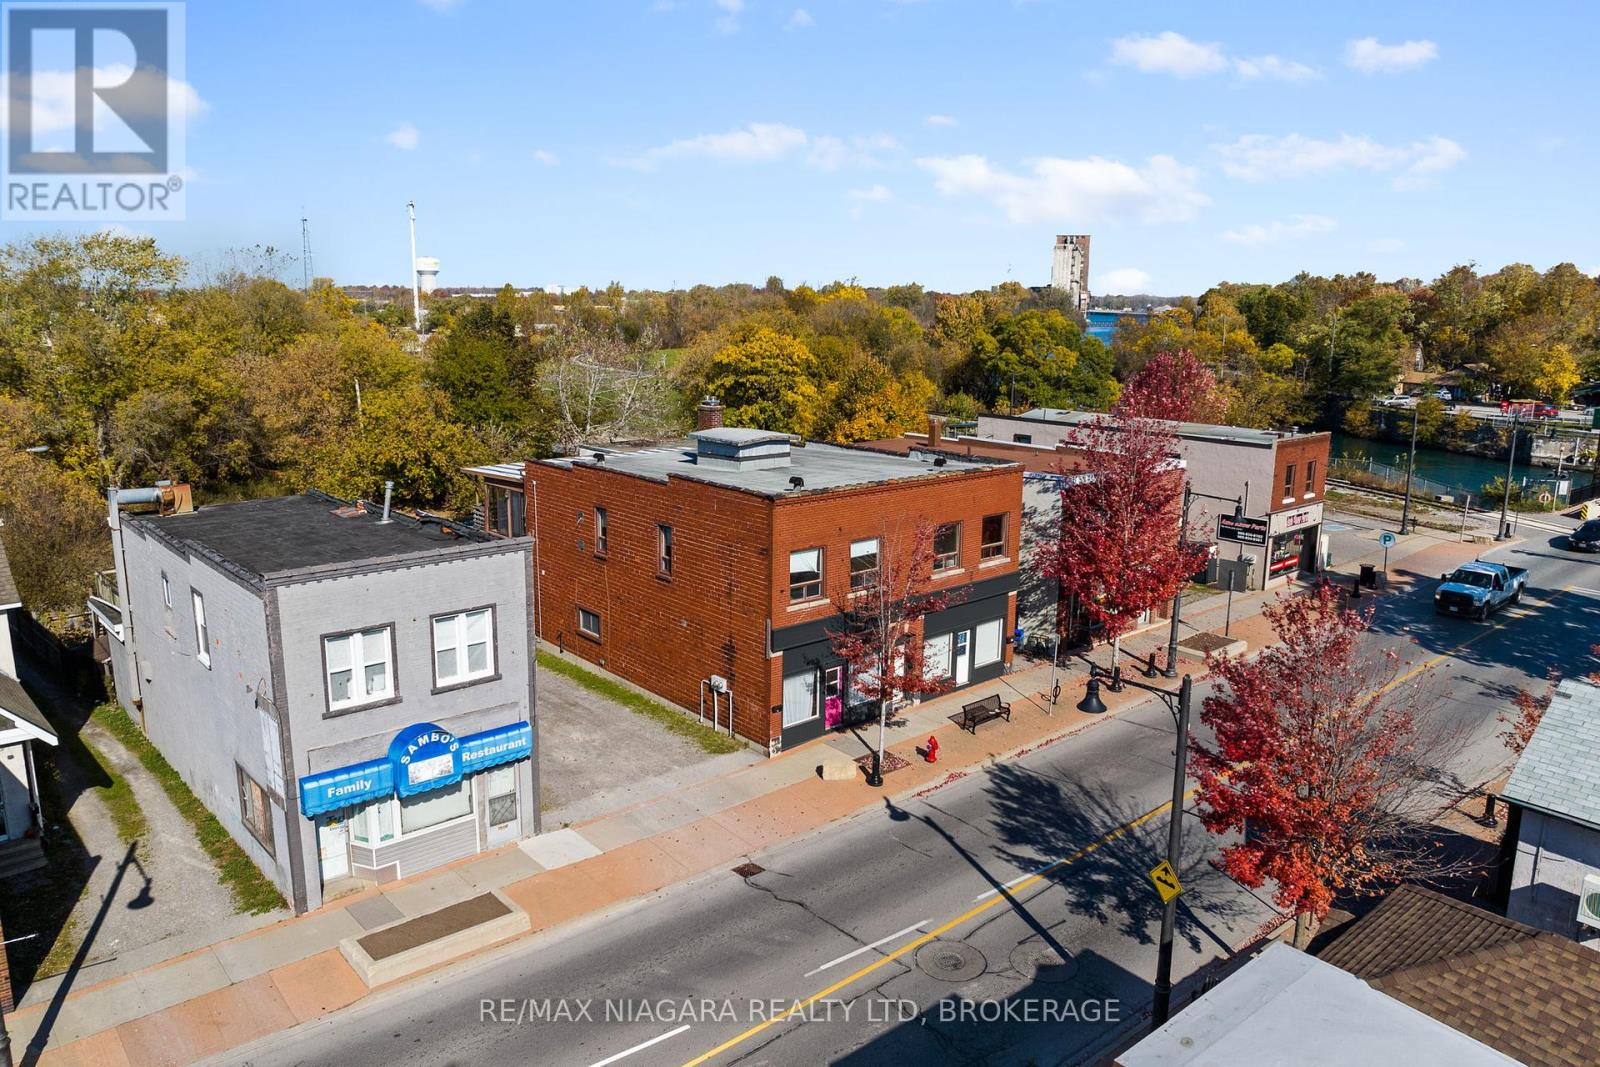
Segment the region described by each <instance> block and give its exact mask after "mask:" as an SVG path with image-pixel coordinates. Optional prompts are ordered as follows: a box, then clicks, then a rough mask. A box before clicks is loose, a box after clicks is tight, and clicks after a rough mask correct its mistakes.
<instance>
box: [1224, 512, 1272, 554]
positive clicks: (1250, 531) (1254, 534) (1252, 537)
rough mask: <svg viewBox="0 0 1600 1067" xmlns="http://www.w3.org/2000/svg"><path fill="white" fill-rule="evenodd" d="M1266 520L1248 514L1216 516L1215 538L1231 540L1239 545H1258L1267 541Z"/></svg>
mask: <svg viewBox="0 0 1600 1067" xmlns="http://www.w3.org/2000/svg"><path fill="white" fill-rule="evenodd" d="M1267 529H1268V525H1267V520H1266V519H1252V518H1249V517H1248V516H1246V517H1243V518H1235V517H1233V516H1232V515H1218V516H1217V540H1218V541H1233V542H1235V543H1237V544H1241V545H1255V546H1257V547H1260V546H1262V545H1265V544H1266V543H1267Z"/></svg>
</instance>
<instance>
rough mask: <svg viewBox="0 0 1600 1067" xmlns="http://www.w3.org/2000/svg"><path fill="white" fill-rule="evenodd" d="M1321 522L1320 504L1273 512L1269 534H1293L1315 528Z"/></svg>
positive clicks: (1318, 502) (1275, 535) (1274, 535)
mask: <svg viewBox="0 0 1600 1067" xmlns="http://www.w3.org/2000/svg"><path fill="white" fill-rule="evenodd" d="M1321 522H1322V502H1321V501H1320V500H1319V501H1317V502H1316V503H1315V504H1307V505H1306V506H1305V507H1303V508H1291V509H1289V510H1288V511H1274V512H1273V513H1272V515H1271V531H1270V532H1271V534H1272V536H1273V537H1277V536H1278V535H1279V534H1286V533H1293V532H1294V531H1296V530H1305V529H1308V528H1310V527H1312V526H1317V525H1319V524H1320V523H1321Z"/></svg>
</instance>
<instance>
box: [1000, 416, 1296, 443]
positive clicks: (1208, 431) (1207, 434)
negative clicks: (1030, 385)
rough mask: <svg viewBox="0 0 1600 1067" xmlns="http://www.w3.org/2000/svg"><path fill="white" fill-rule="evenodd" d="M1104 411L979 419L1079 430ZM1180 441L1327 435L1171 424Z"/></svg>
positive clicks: (1263, 440) (1271, 440)
mask: <svg viewBox="0 0 1600 1067" xmlns="http://www.w3.org/2000/svg"><path fill="white" fill-rule="evenodd" d="M1105 415H1106V413H1105V412H1103V411H1073V410H1070V409H1068V408H1029V409H1028V410H1027V411H1024V412H1023V413H1022V414H1021V415H988V414H985V415H981V416H979V417H980V418H985V419H1001V420H1004V419H1020V420H1023V421H1028V422H1054V423H1059V424H1061V425H1063V426H1078V425H1081V424H1082V423H1085V422H1088V421H1089V420H1090V419H1095V418H1103V417H1105ZM1172 426H1173V427H1174V430H1175V432H1176V433H1177V435H1178V436H1179V437H1201V438H1205V439H1207V440H1213V441H1231V442H1234V443H1236V444H1247V445H1258V446H1261V447H1266V446H1269V445H1271V444H1273V443H1274V442H1277V441H1284V440H1292V439H1294V438H1298V437H1318V436H1321V435H1322V434H1324V433H1326V431H1323V430H1319V431H1317V432H1315V433H1289V432H1288V431H1287V430H1257V429H1254V428H1252V427H1249V426H1218V425H1214V424H1212V423H1208V422H1177V423H1173V424H1172Z"/></svg>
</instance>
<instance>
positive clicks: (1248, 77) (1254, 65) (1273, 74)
mask: <svg viewBox="0 0 1600 1067" xmlns="http://www.w3.org/2000/svg"><path fill="white" fill-rule="evenodd" d="M1233 71H1234V73H1235V74H1237V75H1238V76H1239V77H1241V78H1243V79H1244V80H1245V81H1254V80H1255V79H1257V78H1266V79H1269V80H1271V81H1283V82H1304V81H1311V80H1313V79H1315V78H1320V77H1321V76H1322V75H1321V74H1320V73H1318V71H1317V69H1316V68H1315V67H1308V66H1306V65H1305V64H1304V63H1298V62H1296V61H1295V60H1292V59H1284V58H1283V57H1282V56H1271V55H1268V56H1254V57H1252V58H1249V59H1236V60H1234V61H1233Z"/></svg>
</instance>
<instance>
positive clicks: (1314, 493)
mask: <svg viewBox="0 0 1600 1067" xmlns="http://www.w3.org/2000/svg"><path fill="white" fill-rule="evenodd" d="M1332 440H1333V437H1332V435H1331V434H1325V433H1317V434H1307V435H1305V436H1304V437H1293V438H1287V439H1285V440H1281V441H1279V442H1278V444H1277V448H1276V449H1275V452H1274V455H1273V460H1272V464H1273V466H1272V496H1271V498H1270V499H1271V506H1270V507H1268V508H1266V509H1264V510H1266V511H1281V510H1283V509H1285V508H1291V507H1301V506H1302V505H1305V504H1314V503H1316V502H1317V501H1318V500H1321V499H1322V491H1323V489H1324V487H1325V485H1326V482H1327V478H1328V450H1329V446H1330V442H1331V441H1332ZM1311 462H1315V463H1316V465H1317V469H1316V478H1315V481H1314V483H1313V485H1312V488H1311V495H1309V496H1308V495H1306V464H1307V463H1311ZM1291 463H1292V464H1294V493H1293V494H1292V499H1289V500H1288V501H1286V500H1285V498H1284V492H1283V478H1284V474H1285V473H1286V472H1287V469H1288V466H1289V464H1291Z"/></svg>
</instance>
